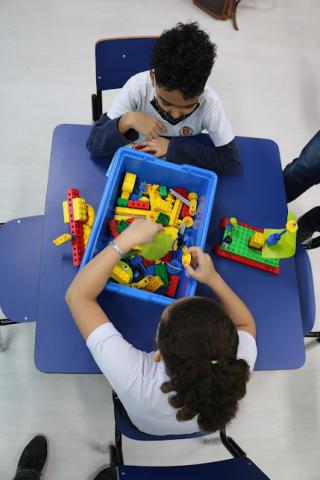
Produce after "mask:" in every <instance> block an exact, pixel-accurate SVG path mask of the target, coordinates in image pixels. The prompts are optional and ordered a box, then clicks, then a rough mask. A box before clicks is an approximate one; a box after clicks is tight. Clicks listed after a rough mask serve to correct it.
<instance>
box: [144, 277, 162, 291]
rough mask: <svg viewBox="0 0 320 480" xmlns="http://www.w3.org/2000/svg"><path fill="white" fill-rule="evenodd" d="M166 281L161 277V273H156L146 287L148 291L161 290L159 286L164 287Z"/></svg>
mask: <svg viewBox="0 0 320 480" xmlns="http://www.w3.org/2000/svg"><path fill="white" fill-rule="evenodd" d="M163 285H164V283H163V281H162V279H161V278H160V277H159V275H156V276H154V277H152V278H151V280H150V281H149V282H148V284H147V285H146V287H145V290H146V291H147V292H155V291H156V290H159V288H161V287H163Z"/></svg>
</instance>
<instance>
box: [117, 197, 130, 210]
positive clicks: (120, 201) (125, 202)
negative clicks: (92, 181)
mask: <svg viewBox="0 0 320 480" xmlns="http://www.w3.org/2000/svg"><path fill="white" fill-rule="evenodd" d="M117 205H118V207H123V208H127V207H128V200H126V199H125V198H118V200H117Z"/></svg>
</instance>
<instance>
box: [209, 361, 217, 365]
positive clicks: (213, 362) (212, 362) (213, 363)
mask: <svg viewBox="0 0 320 480" xmlns="http://www.w3.org/2000/svg"><path fill="white" fill-rule="evenodd" d="M218 363H219V360H211V365H218Z"/></svg>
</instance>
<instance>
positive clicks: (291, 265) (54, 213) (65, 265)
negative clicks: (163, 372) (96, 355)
mask: <svg viewBox="0 0 320 480" xmlns="http://www.w3.org/2000/svg"><path fill="white" fill-rule="evenodd" d="M90 128H91V127H90V126H86V125H59V126H58V127H57V128H56V129H55V131H54V135H53V142H52V153H51V162H50V171H49V180H48V190H47V198H46V207H45V219H44V231H43V242H42V258H41V268H40V286H39V301H38V313H37V329H36V346H35V362H36V365H37V367H38V369H39V370H41V371H45V372H60V373H95V372H99V370H98V368H97V366H96V364H95V362H94V360H93V359H92V357H91V354H90V352H89V351H88V349H87V348H86V346H85V342H84V340H83V339H82V337H81V335H80V333H79V332H78V329H77V327H76V325H75V324H74V322H73V320H72V317H71V315H70V313H69V311H68V308H67V306H66V304H65V301H64V296H65V292H66V290H67V288H68V286H69V284H70V283H71V281H72V278H73V277H74V275H75V273H76V268H75V267H73V265H72V259H71V249H70V244H68V243H67V244H64V245H62V246H60V247H59V248H57V247H55V246H54V245H53V244H52V240H53V239H54V238H55V237H57V236H59V235H60V234H62V233H65V232H67V228H66V225H64V223H63V215H62V206H61V205H62V201H63V200H64V199H65V197H66V190H67V189H68V188H79V189H80V194H81V196H82V197H84V198H85V199H86V201H87V202H88V203H89V204H91V205H93V207H94V208H95V209H96V208H97V207H98V205H99V202H100V196H101V194H102V191H103V188H104V185H105V172H106V170H107V167H108V164H109V162H108V161H107V160H103V159H102V160H101V159H100V160H94V159H92V158H90V155H89V154H88V152H87V150H86V147H85V143H86V139H87V137H88V135H89V131H90ZM237 141H238V144H239V147H240V152H241V158H242V162H243V169H242V172H240V173H239V174H237V175H233V176H230V177H223V178H220V179H219V182H218V189H217V194H216V199H215V204H214V207H213V214H212V218H211V223H210V228H209V232H208V237H207V244H206V250H207V251H208V252H211V253H212V249H213V246H214V245H215V244H217V243H218V242H219V228H218V224H219V221H220V218H221V217H224V216H235V217H237V218H238V220H239V221H242V222H244V223H248V224H250V225H253V226H256V227H261V228H267V227H270V228H281V227H283V226H284V225H285V222H286V217H287V206H286V199H285V192H284V185H283V180H282V173H281V165H280V156H279V150H278V147H277V145H276V144H275V143H274V142H273V141H271V140H264V139H254V138H244V137H238V138H237ZM214 260H215V265H216V268H217V270H218V271H219V272H220V273H221V274H222V276H223V277H224V278H225V280H226V281H227V282H228V283H229V285H230V286H231V287H232V288H233V289H234V290H235V291H236V293H237V294H238V295H239V296H240V297H241V298H242V299H243V301H244V302H245V303H246V304H247V305H248V307H249V308H250V310H251V311H252V313H253V315H254V317H255V320H256V324H257V344H258V359H257V363H256V370H272V369H292V368H298V367H300V366H302V365H303V363H304V360H305V352H304V342H303V332H302V319H301V312H300V303H299V291H298V284H297V277H296V270H295V268H296V267H295V261H294V258H290V259H286V260H282V261H281V266H280V271H281V273H280V276H279V277H277V276H274V275H272V274H269V273H266V272H263V271H259V270H256V269H253V268H249V267H247V266H246V265H242V264H239V263H235V262H232V261H229V260H226V259H222V258H220V257H215V258H214ZM196 293H197V294H199V295H209V294H210V293H209V292H208V289H206V288H205V287H203V286H202V285H199V286H198V289H197V292H196ZM99 301H100V303H101V305H102V306H103V308H104V309H105V311H106V312H107V314H108V316H109V318H110V319H111V321H112V322H113V323H114V324H115V326H116V327H117V328H118V329H119V330H120V331H121V332H122V333H123V335H124V337H125V338H126V339H127V340H128V341H130V342H131V343H132V344H134V345H135V346H136V347H138V348H141V349H144V350H146V351H151V350H153V349H154V335H155V331H156V327H157V323H158V320H159V319H160V316H161V312H162V307H161V306H156V305H149V304H147V303H142V302H140V301H139V300H134V299H130V300H128V299H126V298H125V297H121V296H118V295H115V294H113V293H108V292H104V293H103V294H101V296H100V298H99Z"/></svg>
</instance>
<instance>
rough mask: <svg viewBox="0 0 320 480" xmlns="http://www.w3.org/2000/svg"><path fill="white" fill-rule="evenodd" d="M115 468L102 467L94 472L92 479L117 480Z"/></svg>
mask: <svg viewBox="0 0 320 480" xmlns="http://www.w3.org/2000/svg"><path fill="white" fill-rule="evenodd" d="M117 478H118V475H117V469H116V468H115V467H104V468H103V470H100V471H99V472H97V473H96V474H95V476H94V477H93V478H92V480H117Z"/></svg>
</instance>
